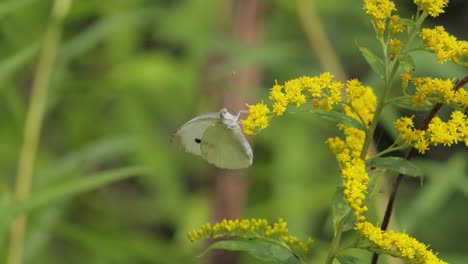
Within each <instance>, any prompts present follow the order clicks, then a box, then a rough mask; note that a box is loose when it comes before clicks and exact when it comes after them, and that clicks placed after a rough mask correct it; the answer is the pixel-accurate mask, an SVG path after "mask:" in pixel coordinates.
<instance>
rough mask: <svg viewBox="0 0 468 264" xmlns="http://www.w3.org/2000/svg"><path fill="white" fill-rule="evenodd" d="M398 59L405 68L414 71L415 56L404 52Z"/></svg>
mask: <svg viewBox="0 0 468 264" xmlns="http://www.w3.org/2000/svg"><path fill="white" fill-rule="evenodd" d="M398 61H399V62H400V65H401V66H402V67H403V68H404V69H405V71H407V72H412V71H414V68H415V64H414V60H413V57H412V56H411V55H409V54H402V55H400V56H399V57H398Z"/></svg>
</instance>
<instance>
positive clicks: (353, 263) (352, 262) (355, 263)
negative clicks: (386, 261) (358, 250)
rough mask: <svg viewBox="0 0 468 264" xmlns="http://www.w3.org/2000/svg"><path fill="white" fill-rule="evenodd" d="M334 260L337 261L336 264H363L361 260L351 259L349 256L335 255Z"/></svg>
mask: <svg viewBox="0 0 468 264" xmlns="http://www.w3.org/2000/svg"><path fill="white" fill-rule="evenodd" d="M336 259H337V260H338V262H340V263H341V264H359V263H364V261H362V260H361V259H359V258H356V257H353V256H349V255H337V256H336Z"/></svg>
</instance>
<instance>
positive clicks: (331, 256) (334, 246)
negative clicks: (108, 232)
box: [325, 229, 343, 264]
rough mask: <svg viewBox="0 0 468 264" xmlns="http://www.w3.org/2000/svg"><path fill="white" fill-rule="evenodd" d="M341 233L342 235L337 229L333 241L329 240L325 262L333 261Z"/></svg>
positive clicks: (326, 263) (327, 263) (330, 262)
mask: <svg viewBox="0 0 468 264" xmlns="http://www.w3.org/2000/svg"><path fill="white" fill-rule="evenodd" d="M342 235H343V232H342V231H341V230H340V229H339V230H338V232H337V233H336V234H335V236H334V237H333V241H332V242H331V245H330V250H329V251H328V255H327V260H326V261H325V264H332V263H333V260H334V259H335V257H336V254H338V249H339V247H340V244H341V236H342Z"/></svg>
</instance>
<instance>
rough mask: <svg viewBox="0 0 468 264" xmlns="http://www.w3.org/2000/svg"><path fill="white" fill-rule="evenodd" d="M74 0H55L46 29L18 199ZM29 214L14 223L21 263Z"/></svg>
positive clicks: (13, 247) (26, 183)
mask: <svg viewBox="0 0 468 264" xmlns="http://www.w3.org/2000/svg"><path fill="white" fill-rule="evenodd" d="M70 4H71V0H56V1H55V3H54V6H53V9H52V13H51V20H50V21H49V25H48V26H47V29H46V35H45V38H44V42H43V45H42V49H41V53H40V57H39V62H38V64H37V68H36V72H35V75H34V80H33V84H32V88H31V99H30V105H29V109H28V112H27V115H26V121H25V127H24V135H23V137H24V138H23V146H22V148H21V151H20V157H19V161H18V169H17V174H16V178H15V179H16V183H15V200H17V201H20V200H24V199H27V198H28V197H29V195H30V192H31V182H32V173H33V170H34V162H35V159H36V154H37V148H38V144H39V137H40V132H41V127H42V120H43V117H44V110H45V106H46V101H47V88H48V86H49V83H50V77H51V75H52V69H53V66H54V62H55V58H56V56H57V49H58V44H59V42H60V35H61V24H62V21H63V18H64V17H65V15H66V13H67V12H68V9H69V6H70ZM26 223H27V215H26V214H22V215H19V216H18V217H17V218H16V219H15V220H14V221H13V222H12V224H11V227H10V241H9V252H8V260H7V263H9V264H19V263H22V251H23V250H22V249H23V244H24V237H25V233H26Z"/></svg>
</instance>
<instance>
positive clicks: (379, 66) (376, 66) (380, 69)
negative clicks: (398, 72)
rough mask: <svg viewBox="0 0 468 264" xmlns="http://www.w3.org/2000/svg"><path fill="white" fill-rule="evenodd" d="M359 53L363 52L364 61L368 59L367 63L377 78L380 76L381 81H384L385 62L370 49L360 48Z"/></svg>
mask: <svg viewBox="0 0 468 264" xmlns="http://www.w3.org/2000/svg"><path fill="white" fill-rule="evenodd" d="M359 51H361V53H362V56H364V59H366V61H367V63H368V64H369V66H370V67H371V68H372V70H373V71H374V72H375V73H376V74H377V76H379V78H380V79H383V78H384V63H383V61H382V60H381V59H380V58H379V57H377V55H375V54H374V53H373V52H372V51H370V50H369V49H366V48H361V47H360V48H359Z"/></svg>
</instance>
